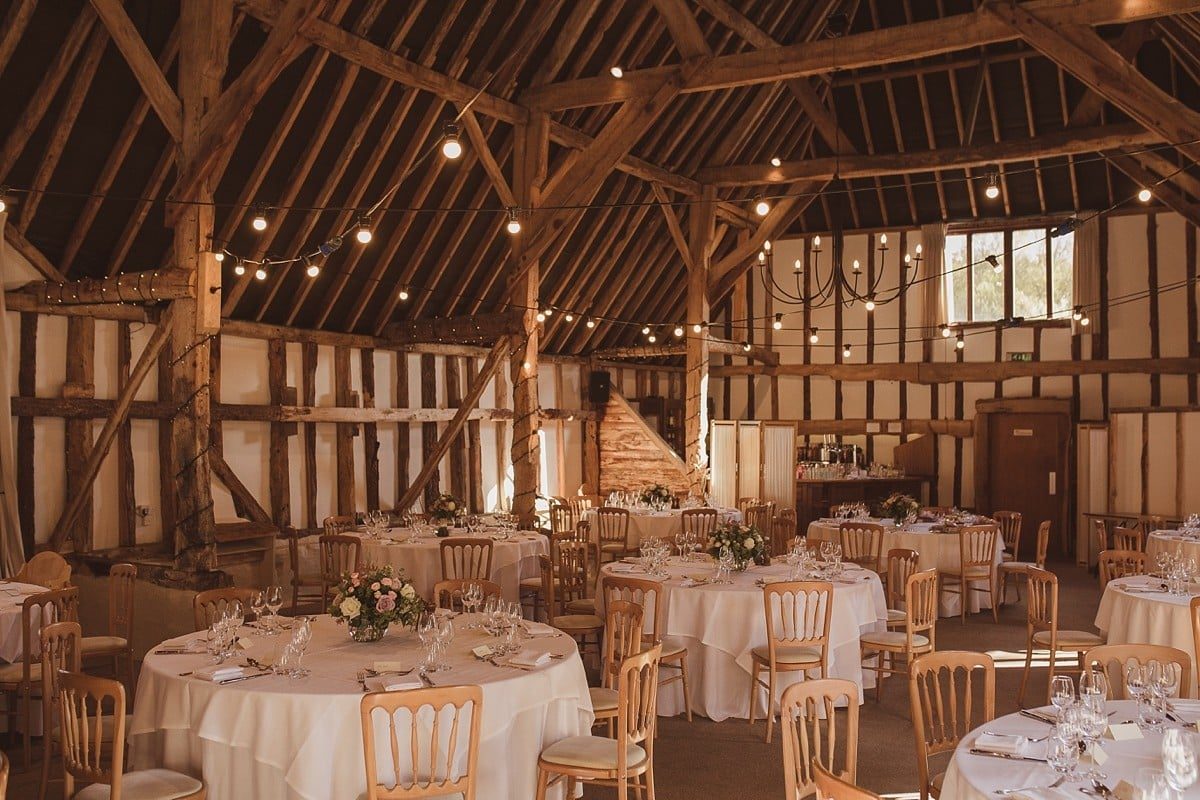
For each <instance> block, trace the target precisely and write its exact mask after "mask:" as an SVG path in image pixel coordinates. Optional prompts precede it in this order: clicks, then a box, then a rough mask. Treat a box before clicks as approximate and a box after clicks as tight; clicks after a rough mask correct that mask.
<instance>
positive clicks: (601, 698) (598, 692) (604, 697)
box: [588, 686, 617, 711]
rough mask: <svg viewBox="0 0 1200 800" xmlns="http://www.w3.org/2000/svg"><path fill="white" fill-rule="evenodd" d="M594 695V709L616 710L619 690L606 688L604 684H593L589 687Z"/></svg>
mask: <svg viewBox="0 0 1200 800" xmlns="http://www.w3.org/2000/svg"><path fill="white" fill-rule="evenodd" d="M588 694H590V695H591V697H592V711H616V710H617V690H616V689H606V688H604V687H603V686H593V687H591V688H590V689H588Z"/></svg>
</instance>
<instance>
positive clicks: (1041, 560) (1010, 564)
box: [999, 519, 1050, 604]
mask: <svg viewBox="0 0 1200 800" xmlns="http://www.w3.org/2000/svg"><path fill="white" fill-rule="evenodd" d="M1049 553H1050V520H1048V519H1047V520H1043V521H1042V523H1041V524H1040V525H1038V532H1037V552H1036V553H1035V555H1034V558H1035V559H1036V560H1034V561H1001V562H1000V567H999V575H1000V603H1001V604H1003V603H1005V602H1007V601H1008V579H1009V578H1023V577H1025V576H1026V575H1028V574H1029V570H1031V569H1045V568H1046V556H1048V555H1049ZM1017 599H1018V600H1020V599H1021V584H1020V583H1018V584H1017Z"/></svg>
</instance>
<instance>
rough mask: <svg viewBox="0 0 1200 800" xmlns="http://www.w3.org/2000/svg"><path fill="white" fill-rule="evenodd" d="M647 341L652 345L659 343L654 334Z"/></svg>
mask: <svg viewBox="0 0 1200 800" xmlns="http://www.w3.org/2000/svg"><path fill="white" fill-rule="evenodd" d="M646 341H647V342H649V343H650V344H654V343H655V342H657V341H658V337H657V336H655V335H654V334H653V333H652V334H650V335H649V336H647V337H646Z"/></svg>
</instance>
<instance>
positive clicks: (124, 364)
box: [116, 322, 137, 547]
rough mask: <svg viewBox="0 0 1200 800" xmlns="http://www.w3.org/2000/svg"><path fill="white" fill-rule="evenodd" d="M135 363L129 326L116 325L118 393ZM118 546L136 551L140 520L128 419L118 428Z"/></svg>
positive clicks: (125, 383)
mask: <svg viewBox="0 0 1200 800" xmlns="http://www.w3.org/2000/svg"><path fill="white" fill-rule="evenodd" d="M132 361H133V342H132V340H131V337H130V325H129V323H128V322H118V323H117V391H118V392H120V391H121V390H122V389H124V388H125V386H126V385H128V383H129V377H130V368H131V365H132ZM116 448H117V544H118V545H120V546H121V547H133V546H134V545H136V544H137V518H136V515H135V514H134V510H135V509H134V506H135V504H136V502H137V499H136V497H135V495H134V469H135V463H134V460H133V437H132V428H131V426H130V424H129V419H128V418H126V420H125V421H124V422H122V423H121V425H120V427H118V428H117V440H116Z"/></svg>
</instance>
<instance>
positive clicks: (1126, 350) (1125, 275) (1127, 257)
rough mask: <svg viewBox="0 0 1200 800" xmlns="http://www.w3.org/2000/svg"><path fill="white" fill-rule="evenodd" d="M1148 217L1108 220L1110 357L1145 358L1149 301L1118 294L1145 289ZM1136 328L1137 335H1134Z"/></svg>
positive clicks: (1147, 350) (1146, 355)
mask: <svg viewBox="0 0 1200 800" xmlns="http://www.w3.org/2000/svg"><path fill="white" fill-rule="evenodd" d="M1146 252H1147V250H1146V218H1145V217H1144V216H1142V215H1140V214H1138V215H1135V216H1128V217H1111V218H1109V220H1108V296H1109V300H1110V302H1112V303H1113V305H1111V306H1110V308H1109V310H1108V324H1109V328H1110V330H1109V336H1108V352H1109V358H1146V357H1148V356H1149V355H1150V336H1149V334H1148V332H1147V326H1146V319H1147V317H1146V308H1147V306H1146V302H1145V301H1144V300H1139V301H1137V302H1124V303H1122V302H1120V300H1119V298H1122V297H1124V296H1126V295H1130V294H1133V293H1136V292H1144V291H1145V290H1146ZM1133 332H1136V335H1132V334H1133Z"/></svg>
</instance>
